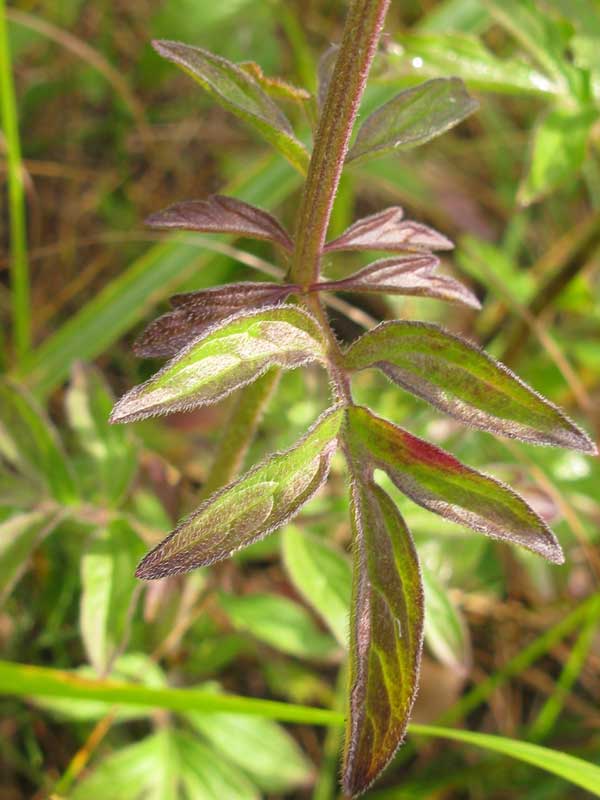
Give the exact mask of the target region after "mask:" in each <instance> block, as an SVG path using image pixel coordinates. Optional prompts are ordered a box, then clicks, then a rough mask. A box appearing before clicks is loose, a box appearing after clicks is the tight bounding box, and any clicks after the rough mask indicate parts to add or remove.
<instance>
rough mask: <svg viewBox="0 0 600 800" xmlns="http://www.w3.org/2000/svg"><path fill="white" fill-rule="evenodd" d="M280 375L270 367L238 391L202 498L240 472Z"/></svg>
mask: <svg viewBox="0 0 600 800" xmlns="http://www.w3.org/2000/svg"><path fill="white" fill-rule="evenodd" d="M280 375H281V370H279V369H270V370H269V371H268V372H266V373H265V374H264V375H263V376H262V377H260V378H259V379H258V380H257V381H254V383H252V384H251V385H250V386H246V387H244V388H243V389H241V390H240V391H239V392H238V396H237V398H236V400H235V403H234V406H233V409H232V411H231V415H230V417H229V419H228V421H227V424H226V426H225V429H224V431H223V435H222V436H221V438H220V440H219V443H218V447H217V453H216V456H215V459H214V461H213V463H212V465H211V468H210V473H209V475H208V478H207V479H206V482H205V484H204V486H203V487H202V491H201V492H200V499H201V500H203V499H204V498H206V497H208V496H209V495H211V494H212V493H213V492H214V491H216V490H217V489H220V488H221V487H222V486H225V484H227V483H229V482H230V481H232V480H233V479H234V478H235V477H236V475H237V474H238V472H239V471H240V469H241V467H242V464H243V461H244V457H245V455H246V453H247V452H248V448H249V447H250V443H251V442H252V439H253V438H254V434H255V433H256V429H257V427H258V424H259V423H260V420H261V418H262V415H263V412H264V410H265V408H266V406H267V403H268V402H269V400H270V399H271V397H272V395H273V392H274V391H275V388H276V386H277V383H278V382H279V377H280Z"/></svg>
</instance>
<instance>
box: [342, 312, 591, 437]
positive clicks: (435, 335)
mask: <svg viewBox="0 0 600 800" xmlns="http://www.w3.org/2000/svg"><path fill="white" fill-rule="evenodd" d="M346 364H347V366H348V368H349V369H366V368H368V367H378V368H379V369H381V370H382V371H383V372H384V373H385V374H386V375H387V376H388V377H389V378H390V379H391V380H393V381H394V382H395V383H398V384H399V385H400V386H402V387H403V388H404V389H406V390H407V391H409V392H412V393H413V394H416V395H417V396H418V397H421V398H423V399H424V400H427V401H428V402H429V403H431V404H432V405H434V406H435V407H436V408H439V409H441V410H442V411H445V412H446V413H447V414H450V415H451V416H453V417H455V418H456V419H458V420H460V421H461V422H464V423H465V424H467V425H471V426H473V427H475V428H481V429H483V430H486V431H491V432H492V433H496V434H499V435H500V436H509V437H512V438H515V439H522V440H524V441H527V442H532V443H534V444H549V445H557V446H559V447H569V448H571V449H573V450H582V451H583V452H586V453H595V452H596V447H595V445H594V443H593V442H592V441H591V440H590V438H589V437H588V436H587V435H586V434H585V433H584V432H583V431H582V430H580V428H578V427H577V425H575V423H574V422H572V421H571V420H570V419H569V418H568V417H566V416H565V415H564V414H563V413H562V411H560V410H559V409H558V408H557V407H556V406H555V405H553V404H552V403H550V402H549V401H548V400H545V399H544V398H543V397H541V396H540V395H539V394H537V392H535V391H534V390H533V389H531V388H530V387H529V386H527V384H525V383H523V381H521V380H520V379H519V378H517V376H516V375H514V374H513V373H512V372H511V371H510V370H509V369H508V368H507V367H505V366H504V364H501V363H500V362H498V361H495V360H494V359H493V358H491V357H490V356H488V355H487V353H485V352H484V351H483V350H480V349H479V348H478V347H476V346H475V345H473V344H470V343H469V342H467V341H466V340H464V339H461V338H460V337H458V336H455V335H453V334H450V333H448V332H447V331H444V330H443V329H442V328H439V327H438V326H437V325H431V324H429V323H424V322H404V321H400V322H384V323H383V324H382V325H379V326H378V327H377V328H374V329H373V330H372V331H369V332H368V333H366V334H365V335H364V336H362V337H361V338H360V339H358V340H357V341H356V342H355V343H354V344H353V345H352V346H351V347H350V348H349V349H348V351H347V353H346Z"/></svg>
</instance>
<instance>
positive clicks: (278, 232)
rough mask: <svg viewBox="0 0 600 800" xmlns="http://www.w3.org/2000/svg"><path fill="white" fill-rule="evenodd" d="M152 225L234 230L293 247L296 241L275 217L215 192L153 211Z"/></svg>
mask: <svg viewBox="0 0 600 800" xmlns="http://www.w3.org/2000/svg"><path fill="white" fill-rule="evenodd" d="M146 225H148V226H149V227H151V228H161V229H162V228H166V229H173V230H183V231H200V232H202V233H232V234H234V235H235V236H246V237H248V238H250V239H266V240H267V241H270V242H275V244H278V245H280V246H281V247H283V248H284V250H291V249H292V247H293V243H292V240H291V239H290V237H289V236H288V234H287V232H286V231H285V230H284V229H283V228H282V226H281V225H280V223H279V222H278V221H277V220H276V219H275V217H273V216H271V214H268V213H267V212H266V211H263V210H262V209H260V208H256V206H252V205H250V204H249V203H244V202H243V201H242V200H238V199H237V198H235V197H226V196H225V195H222V194H213V195H210V196H209V197H207V198H206V200H184V201H183V202H181V203H174V204H173V205H172V206H169V207H168V208H165V209H163V210H162V211H158V212H157V213H156V214H151V215H150V216H149V217H148V218H147V219H146Z"/></svg>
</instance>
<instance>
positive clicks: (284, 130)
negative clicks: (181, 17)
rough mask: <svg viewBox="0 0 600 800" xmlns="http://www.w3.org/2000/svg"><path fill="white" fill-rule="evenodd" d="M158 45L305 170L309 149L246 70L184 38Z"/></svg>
mask: <svg viewBox="0 0 600 800" xmlns="http://www.w3.org/2000/svg"><path fill="white" fill-rule="evenodd" d="M153 46H154V49H155V50H156V52H157V53H159V54H160V55H161V56H163V58H166V59H168V60H169V61H172V62H173V63H174V64H177V66H178V67H180V68H181V69H182V70H183V71H184V72H186V73H187V74H188V75H190V76H191V77H192V78H193V79H194V80H195V81H197V82H198V83H199V84H200V85H201V86H202V88H203V89H205V90H206V91H207V92H208V94H209V95H210V96H211V97H212V98H213V99H214V100H216V101H217V102H218V103H219V104H220V105H221V106H223V107H224V108H226V109H227V110H228V111H231V112H232V113H233V114H235V115H236V116H237V117H239V118H240V119H243V120H244V121H245V122H248V123H250V124H251V125H252V126H253V127H254V128H256V130H257V131H258V132H259V133H260V134H261V135H262V136H264V138H265V139H266V140H267V141H268V142H270V143H271V144H272V145H273V146H274V147H276V148H277V150H279V152H280V153H282V155H284V156H285V157H286V158H287V159H288V161H289V162H290V163H291V164H292V166H294V167H296V169H298V170H299V171H300V172H302V173H303V174H304V173H305V172H306V169H307V166H308V158H309V156H308V153H307V151H306V148H305V147H304V145H303V144H302V143H301V142H299V141H298V139H296V137H295V136H294V133H293V131H292V128H291V126H290V123H289V122H288V120H287V117H286V116H285V114H284V113H283V112H282V111H281V110H280V109H279V108H278V106H277V105H275V103H274V102H273V101H272V100H271V98H270V97H269V96H268V95H266V94H265V93H264V92H263V90H262V89H261V88H260V86H259V85H258V83H257V82H256V81H255V80H254V79H253V78H252V77H251V76H250V75H249V74H248V72H246V71H245V70H243V69H241V68H240V67H238V66H237V65H236V64H233V63H232V62H231V61H228V60H227V59H226V58H222V57H221V56H217V55H215V54H214V53H209V52H208V51H207V50H202V49H201V48H200V47H193V46H191V45H187V44H182V43H181V42H169V41H164V40H163V41H155V42H153Z"/></svg>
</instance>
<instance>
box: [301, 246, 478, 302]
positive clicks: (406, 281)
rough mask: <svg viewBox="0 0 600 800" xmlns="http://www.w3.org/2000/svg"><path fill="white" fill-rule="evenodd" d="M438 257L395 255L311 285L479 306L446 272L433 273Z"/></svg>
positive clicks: (467, 290) (330, 289) (317, 287)
mask: <svg viewBox="0 0 600 800" xmlns="http://www.w3.org/2000/svg"><path fill="white" fill-rule="evenodd" d="M438 264H439V260H438V259H437V258H436V257H435V256H433V255H431V254H423V255H410V256H396V257H395V258H385V259H381V260H380V261H375V262H374V263H373V264H369V266H367V267H364V268H363V269H361V270H359V271H358V272H355V273H354V274H353V275H349V276H348V277H347V278H343V279H341V280H338V281H323V282H321V283H318V284H316V285H315V286H314V287H313V288H316V289H320V290H326V291H343V292H383V293H386V294H401V295H414V296H416V297H430V298H432V299H435V300H447V301H449V302H452V303H462V304H463V305H466V306H469V307H470V308H481V304H480V303H479V300H478V299H477V297H476V296H475V295H474V294H473V292H471V290H470V289H467V287H466V286H463V284H462V283H459V282H458V281H455V280H454V279H453V278H450V277H448V276H447V275H438V274H436V269H437V266H438Z"/></svg>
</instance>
